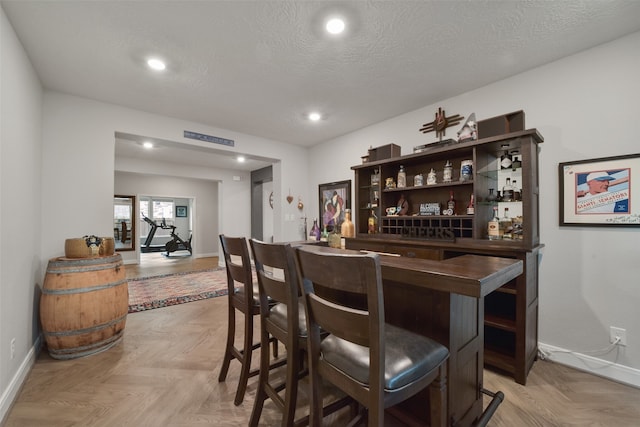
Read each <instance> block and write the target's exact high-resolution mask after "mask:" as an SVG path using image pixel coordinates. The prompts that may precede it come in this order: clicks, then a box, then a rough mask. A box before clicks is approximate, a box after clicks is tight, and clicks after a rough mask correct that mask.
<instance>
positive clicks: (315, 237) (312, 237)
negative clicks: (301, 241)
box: [309, 218, 320, 240]
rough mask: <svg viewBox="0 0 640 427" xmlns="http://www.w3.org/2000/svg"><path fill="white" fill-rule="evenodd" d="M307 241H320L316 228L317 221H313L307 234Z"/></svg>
mask: <svg viewBox="0 0 640 427" xmlns="http://www.w3.org/2000/svg"><path fill="white" fill-rule="evenodd" d="M309 240H320V227H318V219H317V218H316V219H314V220H313V226H312V227H311V231H310V232H309Z"/></svg>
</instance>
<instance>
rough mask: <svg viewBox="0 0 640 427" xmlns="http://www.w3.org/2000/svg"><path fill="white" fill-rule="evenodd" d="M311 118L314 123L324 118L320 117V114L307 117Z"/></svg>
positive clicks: (311, 114)
mask: <svg viewBox="0 0 640 427" xmlns="http://www.w3.org/2000/svg"><path fill="white" fill-rule="evenodd" d="M307 117H308V118H309V120H311V121H312V122H317V121H318V120H320V119H321V118H322V116H321V115H320V113H315V112H313V113H309V115H308V116H307Z"/></svg>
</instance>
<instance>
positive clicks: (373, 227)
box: [367, 209, 378, 234]
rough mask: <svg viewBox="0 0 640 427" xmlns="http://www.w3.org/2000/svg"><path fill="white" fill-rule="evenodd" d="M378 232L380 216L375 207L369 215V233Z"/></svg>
mask: <svg viewBox="0 0 640 427" xmlns="http://www.w3.org/2000/svg"><path fill="white" fill-rule="evenodd" d="M377 232H378V217H377V216H376V213H375V211H374V210H373V209H371V214H370V215H369V220H368V221H367V233H369V234H375V233H377Z"/></svg>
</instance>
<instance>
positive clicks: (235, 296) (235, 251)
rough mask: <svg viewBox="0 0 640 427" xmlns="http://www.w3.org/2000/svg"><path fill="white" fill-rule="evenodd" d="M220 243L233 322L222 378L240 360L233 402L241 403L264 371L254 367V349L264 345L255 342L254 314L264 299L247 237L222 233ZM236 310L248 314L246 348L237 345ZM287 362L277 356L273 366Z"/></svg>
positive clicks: (230, 314) (275, 351)
mask: <svg viewBox="0 0 640 427" xmlns="http://www.w3.org/2000/svg"><path fill="white" fill-rule="evenodd" d="M220 243H221V244H222V252H223V253H224V261H225V264H226V269H227V290H228V302H229V303H228V309H229V320H228V322H229V324H228V327H227V343H226V346H225V352H224V359H223V361H222V368H221V369H220V375H219V376H218V381H220V382H222V381H224V380H225V379H226V378H227V373H228V371H229V365H230V364H231V361H232V360H233V359H236V360H238V361H239V362H240V365H241V368H240V379H239V380H238V388H237V390H236V396H235V399H234V401H233V403H234V404H235V405H236V406H237V405H240V404H241V403H242V401H243V400H244V394H245V392H246V390H247V382H248V381H249V378H251V377H254V376H256V375H258V373H259V372H260V371H259V369H253V370H252V369H251V356H252V354H253V350H256V349H258V348H260V342H258V343H256V344H254V343H253V317H254V316H257V315H259V314H260V302H259V299H258V287H257V285H256V284H254V283H253V272H252V270H251V258H250V257H249V249H248V245H247V240H246V239H245V238H244V237H228V236H225V235H223V234H221V235H220ZM236 311H239V312H241V313H243V314H244V345H243V348H242V349H238V348H237V347H236V346H235V335H236ZM271 341H272V342H273V343H274V356H275V357H277V356H278V352H277V342H276V341H275V339H272V340H271ZM285 363H286V359H285V358H281V359H277V360H275V361H273V362H272V364H271V367H277V366H282V365H284V364H285Z"/></svg>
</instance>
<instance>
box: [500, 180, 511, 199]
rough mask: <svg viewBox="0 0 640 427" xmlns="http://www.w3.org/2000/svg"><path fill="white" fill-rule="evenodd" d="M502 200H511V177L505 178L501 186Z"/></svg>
mask: <svg viewBox="0 0 640 427" xmlns="http://www.w3.org/2000/svg"><path fill="white" fill-rule="evenodd" d="M502 201H503V202H513V185H511V178H507V181H506V183H505V185H504V187H502Z"/></svg>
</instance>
